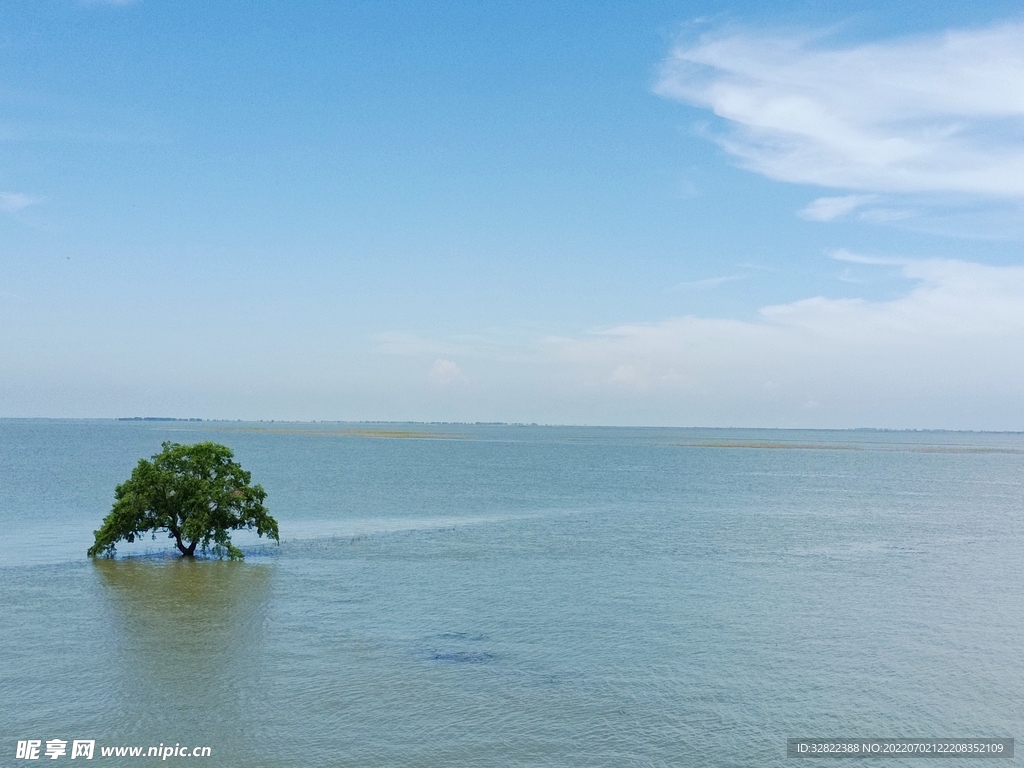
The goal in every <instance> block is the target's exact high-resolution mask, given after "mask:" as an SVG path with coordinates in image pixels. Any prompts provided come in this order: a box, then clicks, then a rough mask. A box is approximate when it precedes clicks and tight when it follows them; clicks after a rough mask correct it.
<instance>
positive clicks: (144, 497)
mask: <svg viewBox="0 0 1024 768" xmlns="http://www.w3.org/2000/svg"><path fill="white" fill-rule="evenodd" d="M233 457H234V454H233V453H231V449H230V448H227V447H225V446H223V445H218V444H217V443H209V442H207V443H197V444H195V445H179V444H177V443H170V442H167V443H164V444H163V451H161V452H160V453H158V454H156V455H155V456H153V459H152V461H149V460H147V459H140V460H139V463H138V466H136V467H135V469H134V470H132V475H131V477H130V478H128V479H127V480H126V481H125V482H123V483H122V484H121V485H119V486H117V489H116V490H115V491H114V507H113V509H111V510H110V514H109V515H107V516H106V517H105V518H104V519H103V525H102V526H101V527H100V529H99V530H98V531H95V534H96V543H95V544H93V545H92V546H91V547H89V556H90V557H95V556H97V555H100V556H106V557H113V555H114V547H115V545H116V544H117V542H119V541H122V540H124V541H128V542H129V543H130V542H133V541H135V538H136V537H137V536H141V535H142V534H145V533H148V532H151V531H152V532H153V533H154V536H155V534H156V532H158V531H167V535H168V537H169V538H172V539H174V543H175V544H176V545H177V547H178V549H179V550H181V554H182V555H183V556H184V557H193V556H194V555H195V552H196V548H197V547H198V548H199V549H200V550H201V551H204V552H205V551H207V550H212V551H213V552H214V554H217V555H219V556H221V557H223V556H224V555H225V554H226V555H227V556H228V557H230V558H231V559H232V560H237V559H241V558H242V557H243V554H242V551H241V550H240V549H238V548H237V547H235V546H234V545H233V544H232V543H231V537H230V536H229V534H228V531H237V530H240V529H243V528H245V529H248V530H255V531H256V533H257V534H258V535H260V536H264V535H265V536H267V537H269V538H271V539H274V541H280V535H279V533H278V529H277V521H276V520H275V519H274V518H273V517H271V516H270V514H269V513H268V512H267V509H266V507H264V506H263V500H264V499H265V498H266V497H267V494H266V492H265V491H264V490H263V488H262V487H261V486H259V485H249V480H250V477H251V476H250V474H249V473H248V472H246V471H245V470H244V469H242V467H241V466H239V465H238V463H237V462H235V461H233Z"/></svg>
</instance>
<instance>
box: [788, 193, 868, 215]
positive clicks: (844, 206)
mask: <svg viewBox="0 0 1024 768" xmlns="http://www.w3.org/2000/svg"><path fill="white" fill-rule="evenodd" d="M876 199H877V196H876V195H845V196H844V197H819V198H818V199H817V200H815V201H814V202H812V203H811V204H810V205H808V206H806V207H805V208H804V209H803V210H801V211H800V216H801V218H804V219H807V220H808V221H833V220H834V219H839V218H842V217H843V216H846V215H847V214H849V213H852V212H853V211H855V210H856V209H858V208H861V207H863V206H864V205H865V204H867V203H870V202H872V201H874V200H876Z"/></svg>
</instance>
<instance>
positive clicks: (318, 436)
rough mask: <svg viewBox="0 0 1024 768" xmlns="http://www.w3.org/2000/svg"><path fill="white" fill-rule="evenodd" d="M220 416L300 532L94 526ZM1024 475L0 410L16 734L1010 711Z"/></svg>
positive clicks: (400, 735) (746, 736) (792, 731)
mask: <svg viewBox="0 0 1024 768" xmlns="http://www.w3.org/2000/svg"><path fill="white" fill-rule="evenodd" d="M208 439H209V440H215V441H217V442H221V443H224V444H226V445H228V446H230V447H231V448H232V449H233V450H234V451H235V455H236V458H237V459H238V460H239V461H240V462H241V463H242V465H243V466H244V467H245V468H246V469H248V470H250V471H251V472H252V474H253V479H254V481H255V482H259V483H261V484H262V485H263V486H264V488H266V490H267V493H268V498H267V506H268V508H269V509H270V511H271V513H272V514H274V516H275V517H276V518H277V519H278V521H279V522H280V525H281V535H282V543H281V545H280V547H278V546H273V545H271V546H265V545H264V544H262V543H260V542H259V541H258V540H255V539H254V538H252V537H245V536H240V535H236V536H235V540H236V542H239V543H241V545H242V548H243V549H244V550H245V551H246V553H247V556H246V560H245V562H243V563H230V562H218V561H210V560H206V561H197V562H182V561H181V560H179V559H178V558H175V557H172V556H167V555H166V554H165V553H167V552H168V549H167V546H168V542H167V540H166V539H163V538H161V539H157V540H156V541H147V542H144V543H143V544H141V545H139V544H137V545H133V546H132V547H127V548H123V551H124V552H125V553H127V554H130V555H131V557H128V558H125V559H119V560H115V561H96V562H94V561H90V560H89V559H88V558H86V557H85V550H86V548H87V547H88V546H89V544H90V543H91V532H92V530H93V529H95V528H96V527H98V525H99V523H100V521H101V520H102V518H103V517H104V515H105V514H106V513H107V512H108V511H109V508H110V504H111V501H112V498H113V489H114V486H115V485H116V484H117V483H119V482H121V481H123V480H124V479H126V478H127V477H128V475H129V474H130V472H131V469H132V467H133V466H134V464H135V463H136V462H137V461H138V459H139V458H140V457H144V456H146V457H148V456H150V455H152V454H154V453H156V452H158V451H159V450H160V444H161V442H162V441H164V440H173V441H175V442H184V443H187V442H197V441H200V440H208ZM1022 483H1024V436H1021V435H1016V434H973V433H944V432H912V433H906V432H874V431H853V432H845V431H844V432H820V431H814V432H796V431H765V430H684V429H611V428H607V429H606V428H553V427H536V426H532V427H531V426H522V427H520V426H488V425H480V426H455V425H431V426H423V425H366V424H360V425H348V424H281V423H260V424H244V423H218V422H201V423H195V422H113V421H30V420H28V421H22V420H8V421H0V530H2V531H3V534H4V543H3V547H2V548H0V694H2V695H0V734H2V742H0V768H8V766H14V765H32V764H36V765H39V764H40V763H33V762H28V761H23V760H17V759H16V755H15V751H16V745H17V742H18V741H22V740H29V739H38V740H40V741H42V742H43V748H44V749H45V742H46V740H48V739H62V740H67V741H68V751H69V753H70V748H71V742H72V740H73V739H86V740H95V742H96V758H97V759H100V762H101V764H103V765H119V764H122V763H123V764H127V765H133V764H134V765H139V764H142V765H146V764H156V763H157V762H160V761H159V760H158V759H157V758H149V759H145V760H142V761H141V762H140V761H139V760H138V759H135V760H132V759H130V758H123V759H118V758H115V757H107V758H102V759H101V758H100V754H99V751H100V747H101V746H119V745H141V746H144V747H148V746H156V745H174V744H182V745H188V746H193V745H195V746H199V745H202V746H209V747H210V748H211V750H212V757H211V758H207V759H206V760H203V761H195V760H192V759H187V758H181V757H169V758H168V759H167V761H166V763H167V764H181V763H186V764H192V763H194V762H198V764H201V765H211V766H212V765H216V766H248V767H258V766H367V767H372V766H423V767H424V768H429V767H431V766H502V767H504V766H609V767H612V766H614V767H619V766H781V765H783V764H786V763H787V758H786V757H785V755H786V738H787V737H806V736H824V737H882V736H885V737H890V736H892V737H896V736H905V737H925V736H937V737H942V736H955V737H996V736H999V737H1015V736H1020V735H1021V734H1022V733H1024V729H1022V728H1021V725H1022V723H1024V568H1022V558H1024V514H1022V513H1024V487H1022ZM119 551H120V549H119ZM42 759H44V760H45V759H46V756H45V755H42ZM59 759H60V760H61V761H64V760H68V759H70V755H66V756H61V757H60V758H59ZM904 762H905V761H904ZM956 763H957V761H955V760H954V761H949V762H946V763H943V765H954V764H956ZM46 764H47V765H49V764H51V763H50V762H47V763H46ZM53 764H55V765H56V764H57V763H53ZM60 764H63V762H61V763H60ZM76 764H77V763H76ZM890 764H892V765H899V764H900V761H896V762H894V763H890ZM909 764H910V765H920V764H921V763H919V762H918V761H915V762H910V763H909ZM971 764H974V763H973V762H972V763H971ZM1000 764H1002V763H1000Z"/></svg>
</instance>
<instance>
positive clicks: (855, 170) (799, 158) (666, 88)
mask: <svg viewBox="0 0 1024 768" xmlns="http://www.w3.org/2000/svg"><path fill="white" fill-rule="evenodd" d="M1022 83H1024V24H1004V25H1001V26H997V27H990V28H986V29H979V30H967V31H950V32H946V33H944V34H939V35H931V36H923V37H917V38H909V39H899V40H894V41H890V42H885V43H874V44H868V45H859V46H855V47H847V48H837V47H834V48H828V47H824V46H822V45H820V44H819V41H817V40H813V39H810V38H797V37H792V36H790V37H774V38H763V37H755V36H750V35H743V34H739V35H730V36H724V37H717V38H715V37H705V38H703V39H701V40H700V41H699V42H698V43H697V44H696V45H688V46H687V45H681V46H679V47H677V48H676V49H675V50H674V51H673V52H672V54H671V56H670V57H669V58H668V59H667V61H665V62H664V64H663V67H662V71H661V77H660V79H659V81H658V83H657V85H656V91H657V92H658V93H659V94H661V95H663V96H666V97H669V98H673V99H677V100H680V101H684V102H687V103H691V104H695V105H698V106H702V107H707V108H709V109H711V110H713V111H714V112H715V114H717V115H718V116H720V117H722V118H724V119H725V120H727V121H728V123H729V125H730V127H731V129H730V130H729V131H728V132H727V133H725V134H724V135H722V136H720V137H719V141H720V143H721V145H722V146H723V147H724V148H725V149H727V150H728V151H729V152H731V153H732V154H733V155H735V156H736V157H737V158H739V159H740V161H741V162H742V164H743V165H745V166H746V167H748V168H750V169H752V170H754V171H757V172H760V173H763V174H765V175H767V176H769V177H771V178H774V179H779V180H782V181H789V182H797V183H806V184H816V185H820V186H825V187H833V188H838V189H849V190H856V191H864V192H883V193H922V192H927V193H956V194H964V193H966V194H968V195H981V196H991V197H1003V198H1020V197H1024V86H1022ZM844 199H845V200H847V201H848V203H849V204H850V205H851V206H852V207H851V208H850V209H849V210H852V209H853V208H854V207H857V205H859V204H860V203H857V204H854V201H853V200H851V199H850V198H831V199H829V198H823V199H822V200H819V201H815V203H812V204H811V206H808V208H807V209H805V214H808V215H809V216H810V217H812V218H813V217H814V216H815V215H818V216H822V217H824V216H827V215H829V214H830V213H835V214H836V215H837V216H838V215H841V214H842V213H845V212H848V210H844V209H843V205H844V203H841V202H839V201H840V200H844ZM828 200H831V201H832V202H824V201H828ZM822 220H823V219H822Z"/></svg>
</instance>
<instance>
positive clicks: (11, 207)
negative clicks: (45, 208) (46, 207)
mask: <svg viewBox="0 0 1024 768" xmlns="http://www.w3.org/2000/svg"><path fill="white" fill-rule="evenodd" d="M41 202H42V199H41V198H38V197H35V196H33V195H26V194H23V193H21V192H0V211H4V212H6V213H17V212H18V211H20V210H23V209H25V208H28V207H29V206H30V205H36V204H38V203H41Z"/></svg>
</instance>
